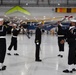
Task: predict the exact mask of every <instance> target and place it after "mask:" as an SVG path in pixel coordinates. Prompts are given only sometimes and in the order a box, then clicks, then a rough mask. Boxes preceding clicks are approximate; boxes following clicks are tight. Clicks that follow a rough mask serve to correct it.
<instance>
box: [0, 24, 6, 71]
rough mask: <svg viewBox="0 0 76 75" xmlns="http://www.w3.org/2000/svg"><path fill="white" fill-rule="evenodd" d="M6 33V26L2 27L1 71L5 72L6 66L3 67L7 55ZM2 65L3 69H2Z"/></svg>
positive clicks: (0, 32) (0, 40) (0, 29)
mask: <svg viewBox="0 0 76 75" xmlns="http://www.w3.org/2000/svg"><path fill="white" fill-rule="evenodd" d="M6 32H7V29H6V27H5V26H3V25H2V26H0V70H5V68H6V66H3V65H2V64H3V63H4V59H5V54H6V37H5V36H6ZM1 65H2V69H1Z"/></svg>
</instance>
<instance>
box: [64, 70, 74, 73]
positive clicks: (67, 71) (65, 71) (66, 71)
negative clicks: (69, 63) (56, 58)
mask: <svg viewBox="0 0 76 75" xmlns="http://www.w3.org/2000/svg"><path fill="white" fill-rule="evenodd" d="M63 72H64V73H72V72H73V71H69V70H68V69H66V70H64V71H63Z"/></svg>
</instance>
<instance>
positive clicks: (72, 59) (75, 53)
mask: <svg viewBox="0 0 76 75" xmlns="http://www.w3.org/2000/svg"><path fill="white" fill-rule="evenodd" d="M68 64H69V65H72V64H76V42H73V43H71V44H69V54H68Z"/></svg>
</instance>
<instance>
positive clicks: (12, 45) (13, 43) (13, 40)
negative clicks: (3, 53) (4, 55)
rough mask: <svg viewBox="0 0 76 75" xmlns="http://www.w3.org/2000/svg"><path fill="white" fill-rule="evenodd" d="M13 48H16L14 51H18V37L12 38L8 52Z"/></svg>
mask: <svg viewBox="0 0 76 75" xmlns="http://www.w3.org/2000/svg"><path fill="white" fill-rule="evenodd" d="M12 47H14V50H17V38H16V37H12V38H11V44H10V46H9V47H8V50H11V49H12Z"/></svg>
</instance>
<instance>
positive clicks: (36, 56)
mask: <svg viewBox="0 0 76 75" xmlns="http://www.w3.org/2000/svg"><path fill="white" fill-rule="evenodd" d="M39 55H40V44H38V45H37V44H36V53H35V59H36V60H39V59H40V57H39Z"/></svg>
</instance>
